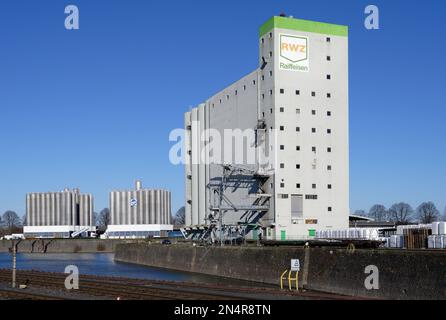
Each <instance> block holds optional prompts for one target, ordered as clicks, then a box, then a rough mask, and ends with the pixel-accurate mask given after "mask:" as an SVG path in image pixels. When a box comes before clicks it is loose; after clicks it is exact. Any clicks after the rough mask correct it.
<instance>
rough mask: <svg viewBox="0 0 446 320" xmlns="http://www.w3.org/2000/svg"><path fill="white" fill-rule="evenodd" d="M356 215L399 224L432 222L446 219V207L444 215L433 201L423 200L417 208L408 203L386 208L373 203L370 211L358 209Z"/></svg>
mask: <svg viewBox="0 0 446 320" xmlns="http://www.w3.org/2000/svg"><path fill="white" fill-rule="evenodd" d="M355 215H359V216H364V217H368V218H371V219H373V220H375V221H378V222H395V223H399V224H408V223H432V222H435V221H446V208H445V210H444V213H443V215H441V214H440V211H439V210H438V209H437V207H436V206H435V204H434V203H433V202H431V201H428V202H423V203H422V204H420V205H419V206H418V207H417V208H416V209H413V208H412V207H411V206H410V205H409V204H408V203H405V202H399V203H395V204H393V205H392V206H391V207H390V208H388V209H387V208H386V207H385V206H384V205H382V204H375V205H373V206H372V207H371V208H370V210H369V211H368V212H366V211H365V210H356V211H355Z"/></svg>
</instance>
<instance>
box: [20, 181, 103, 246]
mask: <svg viewBox="0 0 446 320" xmlns="http://www.w3.org/2000/svg"><path fill="white" fill-rule="evenodd" d="M82 230H84V232H83V234H84V235H90V234H91V233H93V232H95V230H96V228H95V224H94V221H93V196H92V195H91V194H81V193H80V191H79V189H74V190H69V189H65V190H64V191H62V192H46V193H30V194H27V196H26V226H25V227H24V234H25V236H26V237H31V238H32V237H36V238H40V237H43V238H69V237H70V236H71V235H72V234H73V233H75V232H80V231H82Z"/></svg>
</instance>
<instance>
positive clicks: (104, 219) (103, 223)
mask: <svg viewBox="0 0 446 320" xmlns="http://www.w3.org/2000/svg"><path fill="white" fill-rule="evenodd" d="M110 219H111V216H110V209H109V208H104V209H102V210H101V212H99V216H98V224H99V226H100V227H102V228H105V229H107V227H108V225H109V224H110Z"/></svg>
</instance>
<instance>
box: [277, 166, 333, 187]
mask: <svg viewBox="0 0 446 320" xmlns="http://www.w3.org/2000/svg"><path fill="white" fill-rule="evenodd" d="M280 169H285V164H284V163H281V164H280ZM296 169H300V164H296ZM331 169H332V167H331V165H328V166H327V170H328V171H331ZM329 189H331V188H329Z"/></svg>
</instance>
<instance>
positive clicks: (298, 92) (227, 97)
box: [212, 71, 331, 107]
mask: <svg viewBox="0 0 446 320" xmlns="http://www.w3.org/2000/svg"><path fill="white" fill-rule="evenodd" d="M272 75H273V72H272V71H270V76H271V77H272ZM327 79H331V76H330V75H327ZM262 80H265V76H263V75H262ZM252 84H253V85H256V81H255V80H252ZM246 88H247V87H246V85H243V91H246ZM284 93H285V89H280V94H284ZM234 95H236V96H237V95H238V90H235V91H234ZM269 95H270V96H271V95H273V90H269ZM296 95H300V90H296ZM261 96H262V99H265V94H264V93H262V95H261ZM311 96H312V97H316V92H315V91H312V92H311ZM229 98H230V95H229V94H227V95H226V100H229ZM327 98H328V99H329V98H331V93H329V92H328V93H327ZM222 102H223V100H222V99H219V103H220V104H221V103H222ZM214 106H215V104H214V103H213V104H212V107H214Z"/></svg>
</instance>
